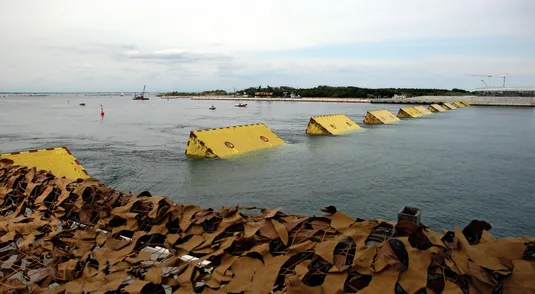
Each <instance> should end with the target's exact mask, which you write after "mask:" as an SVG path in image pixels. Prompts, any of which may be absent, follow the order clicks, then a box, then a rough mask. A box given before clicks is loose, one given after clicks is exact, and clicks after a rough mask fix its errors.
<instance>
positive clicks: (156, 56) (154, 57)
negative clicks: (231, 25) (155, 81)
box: [123, 49, 229, 63]
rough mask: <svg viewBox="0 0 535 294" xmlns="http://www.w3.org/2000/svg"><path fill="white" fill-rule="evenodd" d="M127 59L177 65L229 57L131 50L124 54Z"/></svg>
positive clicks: (185, 51)
mask: <svg viewBox="0 0 535 294" xmlns="http://www.w3.org/2000/svg"><path fill="white" fill-rule="evenodd" d="M123 56H124V57H126V58H131V59H139V60H145V61H154V62H161V61H164V62H173V63H175V62H177V63H194V62H201V61H221V60H225V59H229V57H226V56H223V55H217V54H211V53H204V54H203V53H193V52H188V51H187V50H183V49H165V50H157V51H152V52H142V51H139V50H129V51H126V52H124V54H123Z"/></svg>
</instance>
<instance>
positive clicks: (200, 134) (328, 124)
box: [0, 102, 468, 179]
mask: <svg viewBox="0 0 535 294" xmlns="http://www.w3.org/2000/svg"><path fill="white" fill-rule="evenodd" d="M466 106H468V104H467V103H465V102H453V103H442V104H441V105H438V104H431V105H430V106H429V107H428V108H427V109H426V108H425V107H423V106H414V107H404V108H401V109H400V110H399V112H398V114H397V116H396V115H394V114H393V113H391V112H390V111H388V110H386V109H381V110H370V111H368V112H367V113H366V117H365V118H364V121H363V122H364V123H365V124H390V123H393V122H396V121H399V118H413V117H420V116H424V115H429V114H431V113H433V112H443V111H448V110H453V109H456V108H460V107H466ZM358 129H360V126H359V125H358V124H357V123H355V122H354V121H352V120H351V119H350V118H349V117H347V116H346V115H345V114H332V115H322V116H313V117H311V118H310V121H309V123H308V126H307V129H306V133H307V134H309V135H339V134H345V133H348V132H351V131H355V130H358ZM284 144H286V142H284V140H282V139H281V138H280V137H279V136H278V135H277V134H275V133H274V132H273V131H271V130H270V129H269V128H268V127H267V126H266V125H264V124H262V123H258V124H250V125H240V126H232V127H225V128H217V129H207V130H198V131H192V132H191V133H190V136H189V140H188V143H187V147H186V152H185V153H186V155H188V156H190V157H192V158H228V157H231V156H234V155H238V154H243V153H247V152H251V151H254V150H260V149H265V148H270V147H276V146H280V145H284ZM0 160H4V161H5V160H8V161H13V162H14V164H16V165H21V166H28V167H36V168H37V169H43V170H47V171H51V172H52V173H53V174H54V175H55V176H58V177H66V178H72V179H78V178H88V177H89V175H88V174H87V172H86V171H85V169H84V167H83V166H82V165H81V164H80V163H79V162H78V160H76V158H75V157H74V156H73V155H72V154H71V152H70V151H69V150H68V149H67V148H66V147H59V148H48V149H41V150H30V151H24V152H13V153H6V154H0Z"/></svg>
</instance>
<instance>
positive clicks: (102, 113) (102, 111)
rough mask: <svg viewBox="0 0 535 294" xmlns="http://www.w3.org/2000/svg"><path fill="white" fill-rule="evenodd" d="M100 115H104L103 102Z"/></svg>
mask: <svg viewBox="0 0 535 294" xmlns="http://www.w3.org/2000/svg"><path fill="white" fill-rule="evenodd" d="M100 116H104V109H103V108H102V104H100Z"/></svg>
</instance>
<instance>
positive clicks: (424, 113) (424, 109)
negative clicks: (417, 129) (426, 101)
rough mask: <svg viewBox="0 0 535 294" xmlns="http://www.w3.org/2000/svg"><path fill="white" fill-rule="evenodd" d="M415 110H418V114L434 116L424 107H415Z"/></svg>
mask: <svg viewBox="0 0 535 294" xmlns="http://www.w3.org/2000/svg"><path fill="white" fill-rule="evenodd" d="M414 109H416V110H417V111H418V112H420V113H421V114H422V115H430V114H433V113H432V112H431V111H429V110H428V109H427V108H425V107H423V106H421V105H420V106H414Z"/></svg>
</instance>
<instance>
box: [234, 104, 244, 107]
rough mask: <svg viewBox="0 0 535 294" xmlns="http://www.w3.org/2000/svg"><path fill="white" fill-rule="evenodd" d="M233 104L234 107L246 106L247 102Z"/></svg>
mask: <svg viewBox="0 0 535 294" xmlns="http://www.w3.org/2000/svg"><path fill="white" fill-rule="evenodd" d="M234 106H236V107H247V103H238V104H234Z"/></svg>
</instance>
